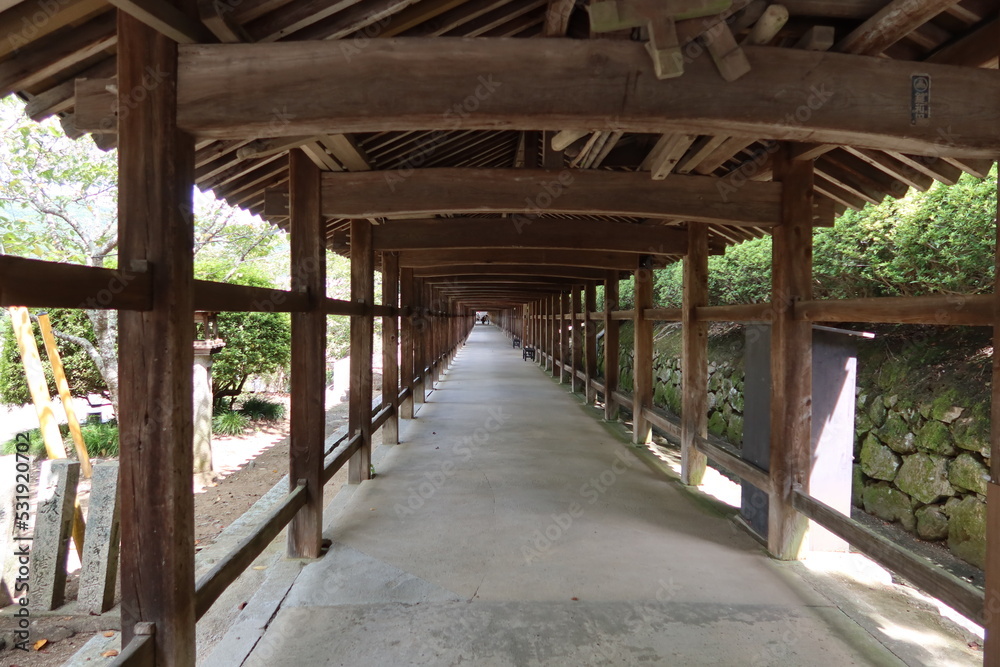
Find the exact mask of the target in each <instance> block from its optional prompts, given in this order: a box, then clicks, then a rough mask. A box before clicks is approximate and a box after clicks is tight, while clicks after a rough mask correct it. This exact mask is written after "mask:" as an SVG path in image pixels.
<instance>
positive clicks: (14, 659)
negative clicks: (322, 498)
mask: <svg viewBox="0 0 1000 667" xmlns="http://www.w3.org/2000/svg"><path fill="white" fill-rule="evenodd" d="M379 383H380V378H379V377H378V376H377V374H376V378H375V386H376V387H377V386H379ZM267 398H268V399H269V400H277V401H281V402H283V403H284V404H285V406H286V415H285V417H284V418H283V419H282V420H280V421H278V422H274V423H262V424H256V425H255V428H254V429H252V430H251V431H250V432H248V433H246V434H244V435H242V436H239V437H226V436H214V437H213V440H212V451H213V460H214V464H215V468H216V473H217V474H216V479H215V481H214V482H212V483H211V484H209V485H208V486H199V485H197V484H196V485H195V487H194V488H195V496H194V504H195V551H196V552H197V551H200V550H201V549H202V548H204V547H206V546H208V545H209V544H211V543H212V541H213V540H214V539H215V538H216V537H217V536H218V535H219V533H221V532H222V531H223V530H224V529H225V528H226V527H227V526H228V525H229V524H231V523H232V522H233V521H235V520H236V519H237V518H239V517H240V516H241V515H242V514H243V513H244V512H246V511H247V510H248V509H249V508H250V506H251V505H253V504H254V503H255V502H256V501H257V499H258V498H260V497H261V496H262V495H264V494H265V493H267V492H268V491H269V490H270V489H271V488H272V487H273V486H274V485H275V484H276V483H277V482H278V480H280V479H281V478H282V477H283V476H284V475H285V473H286V472H287V471H288V446H289V441H288V433H289V423H288V415H287V407H288V396H287V394H284V395H283V394H274V395H268V396H267ZM327 406H328V409H327V414H326V433H327V435H330V434H331V433H333V432H334V431H336V430H337V429H338V428H340V427H341V426H344V425H346V424H347V419H348V405H347V403H346V402H343V403H340V402H339V401H338V400H337V397H335V396H334V395H333V394H332V393H328V396H327ZM378 442H380V438H379V436H378V434H376V436H375V437H373V444H378ZM34 478H36V479H37V474H36V475H34ZM342 478H343V476H342V475H338V476H337V477H336V478H334V480H332V481H331V482H330V484H329V485H327V487H326V490H325V493H328V494H329V495H330V497H332V496H333V494H335V493H336V492H337V490H338V489H339V486H340V483H339V482H340V480H341V479H342ZM81 487H82V488H81V505H82V506H83V507H84V509H86V500H87V496H88V495H89V485H83V484H81ZM83 487H86V488H83ZM71 565H72V559H71ZM77 585H78V572H75V573H72V574H70V576H69V577H68V579H67V597H69V598H75V596H76V588H77ZM118 624H119V622H118V620H117V618H115V619H110V618H109V619H102V618H101V617H91V618H85V617H79V616H47V617H44V618H39V619H37V620H36V621H34V622H33V623H32V627H31V642H32V644H36V645H38V648H37V650H36V649H34V647H32V650H29V651H23V650H19V649H15V648H14V647H13V646H11V645H10V644H9V642H10V639H9V632H8V631H6V630H5V631H3V632H2V634H0V637H5V638H6V640H0V641H3V642H4V645H3V646H2V647H0V649H2V650H0V667H57V666H58V665H62V664H63V663H64V662H66V661H67V660H68V659H69V658H70V657H71V656H72V655H73V654H74V653H75V652H76V651H78V650H79V649H80V648H81V647H82V646H83V645H84V644H85V643H87V641H89V640H90V639H91V637H93V636H94V635H95V634H97V633H98V632H101V633H104V634H106V635H107V636H111V635H110V634H108V633H110V632H117V625H118ZM8 627H9V622H7V623H4V624H3V628H4V629H6V628H8ZM42 640H44V642H43V641H42ZM108 662H109V663H110V660H109V661H108Z"/></svg>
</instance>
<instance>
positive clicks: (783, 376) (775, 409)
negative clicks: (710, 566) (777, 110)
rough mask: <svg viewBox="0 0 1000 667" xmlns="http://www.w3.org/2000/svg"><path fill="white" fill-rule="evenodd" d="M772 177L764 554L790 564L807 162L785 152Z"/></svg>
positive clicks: (804, 455) (806, 249) (806, 334)
mask: <svg viewBox="0 0 1000 667" xmlns="http://www.w3.org/2000/svg"><path fill="white" fill-rule="evenodd" d="M775 176H776V177H777V178H779V179H780V180H781V182H782V185H783V186H784V189H783V197H782V199H783V207H782V208H783V210H782V224H781V225H780V226H778V227H775V232H774V235H773V249H772V268H771V280H772V297H771V305H772V308H773V319H772V328H771V453H770V467H769V470H770V475H771V495H770V503H769V504H768V535H767V538H768V550H769V551H770V552H771V555H772V556H774V557H775V558H780V559H782V560H794V559H796V558H798V557H799V556H800V555H801V554H802V551H803V548H804V546H805V545H804V538H805V533H806V529H807V528H808V521H806V520H805V518H804V517H802V516H801V515H800V514H798V513H797V512H796V511H795V510H794V509H793V507H792V488H793V486H795V485H798V486H802V487H804V486H805V485H807V484H808V480H809V469H810V466H809V457H810V444H811V427H812V330H811V327H810V325H809V323H808V322H806V321H804V320H797V319H795V316H794V305H795V303H796V302H798V301H802V300H808V299H809V298H810V297H811V295H812V224H811V214H810V211H811V210H812V198H813V163H812V162H805V161H801V160H792V159H791V157H790V155H789V148H788V147H787V146H785V147H782V149H781V150H779V152H778V153H777V154H776V155H775Z"/></svg>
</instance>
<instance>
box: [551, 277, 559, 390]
mask: <svg viewBox="0 0 1000 667" xmlns="http://www.w3.org/2000/svg"><path fill="white" fill-rule="evenodd" d="M561 299H562V297H561V296H560V295H558V294H554V295H553V296H552V298H551V299H549V363H550V364H552V366H551V368H549V372H551V373H552V377H554V378H558V377H559V365H558V364H557V363H556V360H557V358H558V357H559V308H560V307H561V304H562V301H561Z"/></svg>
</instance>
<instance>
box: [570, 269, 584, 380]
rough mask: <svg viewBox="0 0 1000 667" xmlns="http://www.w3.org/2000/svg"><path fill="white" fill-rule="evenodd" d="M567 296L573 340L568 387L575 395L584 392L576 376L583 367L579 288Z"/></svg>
mask: <svg viewBox="0 0 1000 667" xmlns="http://www.w3.org/2000/svg"><path fill="white" fill-rule="evenodd" d="M569 294H570V303H569V310H570V320H569V321H570V323H571V326H572V327H573V333H572V336H573V338H572V345H571V348H572V349H571V350H570V352H569V357H570V362H569V369H570V370H569V376H570V384H569V386H570V387H572V388H573V389H572V390H573V392H574V393H576V392H579V391H586V387H584V386H583V382H582V381H581V380H580V376H579V375H578V374H577V371H578V370H579V369H580V368H582V367H583V364H582V363H581V362H582V357H583V354H582V353H583V339H584V334H583V331H582V328H581V326H580V325H581V321H580V309H581V305H580V288H579V287H576V286H574V287H573V289H572V290H571V291H570V293H569Z"/></svg>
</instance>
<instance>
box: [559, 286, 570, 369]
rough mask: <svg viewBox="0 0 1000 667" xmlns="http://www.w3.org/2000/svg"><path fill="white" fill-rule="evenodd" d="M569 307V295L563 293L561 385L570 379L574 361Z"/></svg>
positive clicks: (560, 322) (560, 328)
mask: <svg viewBox="0 0 1000 667" xmlns="http://www.w3.org/2000/svg"><path fill="white" fill-rule="evenodd" d="M569 306H570V303H569V294H567V293H566V292H563V293H562V294H560V295H559V361H560V363H561V364H562V365H561V366H560V367H559V369H560V370H559V384H565V383H566V380H567V379H569V378H570V373H569V369H568V367H569V365H570V363H571V362H572V361H573V358H572V355H571V354H570V351H569V322H570V319H569ZM570 386H571V387H572V386H573V385H572V384H570Z"/></svg>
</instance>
